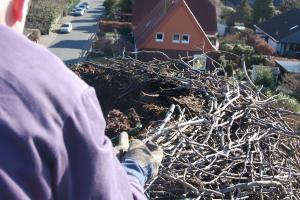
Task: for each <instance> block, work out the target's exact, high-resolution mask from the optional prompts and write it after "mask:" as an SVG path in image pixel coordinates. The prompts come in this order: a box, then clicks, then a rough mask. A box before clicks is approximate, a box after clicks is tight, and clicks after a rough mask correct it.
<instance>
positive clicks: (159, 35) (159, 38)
mask: <svg viewBox="0 0 300 200" xmlns="http://www.w3.org/2000/svg"><path fill="white" fill-rule="evenodd" d="M155 41H156V42H163V41H164V33H161V32H158V33H156V38H155Z"/></svg>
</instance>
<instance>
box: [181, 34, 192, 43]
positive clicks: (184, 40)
mask: <svg viewBox="0 0 300 200" xmlns="http://www.w3.org/2000/svg"><path fill="white" fill-rule="evenodd" d="M181 42H182V43H183V44H188V43H190V35H189V34H183V35H182V39H181Z"/></svg>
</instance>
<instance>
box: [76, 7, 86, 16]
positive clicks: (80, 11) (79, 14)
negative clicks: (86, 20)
mask: <svg viewBox="0 0 300 200" xmlns="http://www.w3.org/2000/svg"><path fill="white" fill-rule="evenodd" d="M83 14H84V9H82V8H77V9H76V11H75V13H74V15H75V16H82V15H83Z"/></svg>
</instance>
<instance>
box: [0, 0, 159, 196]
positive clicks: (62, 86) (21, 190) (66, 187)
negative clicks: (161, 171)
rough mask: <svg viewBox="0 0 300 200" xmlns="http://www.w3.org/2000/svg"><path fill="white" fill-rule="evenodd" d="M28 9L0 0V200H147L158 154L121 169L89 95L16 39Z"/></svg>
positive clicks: (139, 156)
mask: <svg viewBox="0 0 300 200" xmlns="http://www.w3.org/2000/svg"><path fill="white" fill-rule="evenodd" d="M27 7H28V0H1V1H0V199H7V200H10V199H22V200H23V199H43V200H45V199H63V200H68V199H82V200H87V199H113V200H121V199H146V197H145V195H144V191H143V186H144V184H145V182H146V181H147V180H149V179H150V178H152V177H153V176H155V175H156V174H157V173H158V167H159V163H160V162H161V160H162V156H163V154H162V151H161V150H160V149H159V148H157V147H154V148H153V149H151V150H150V148H148V147H149V146H146V145H145V144H144V143H143V142H141V141H139V140H134V141H133V142H132V143H131V145H130V146H129V149H128V152H127V154H126V155H125V157H124V158H123V159H122V163H120V162H119V160H118V159H117V157H116V155H115V153H114V152H113V147H112V144H111V142H110V140H109V139H108V138H107V137H105V135H104V130H105V121H104V118H103V114H102V111H101V108H100V106H99V102H98V100H97V98H96V95H95V91H94V89H93V88H91V87H89V86H88V85H87V84H86V83H84V82H83V81H82V80H80V79H79V78H78V77H77V76H76V75H75V74H73V73H72V72H71V71H70V70H69V69H68V68H67V67H65V65H64V64H63V63H62V61H60V60H59V59H58V58H57V57H55V56H54V55H52V54H51V53H50V52H49V51H48V50H46V49H44V48H42V47H40V46H38V45H36V44H34V43H33V42H31V41H29V40H28V39H27V38H26V37H24V36H23V35H22V34H21V32H22V31H23V27H24V21H25V16H26V12H27Z"/></svg>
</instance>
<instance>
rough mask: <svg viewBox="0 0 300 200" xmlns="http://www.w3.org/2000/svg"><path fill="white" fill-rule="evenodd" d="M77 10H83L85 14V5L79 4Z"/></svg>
mask: <svg viewBox="0 0 300 200" xmlns="http://www.w3.org/2000/svg"><path fill="white" fill-rule="evenodd" d="M78 8H81V9H83V10H84V12H85V10H87V7H86V5H85V4H80V5H79V6H78Z"/></svg>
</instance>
